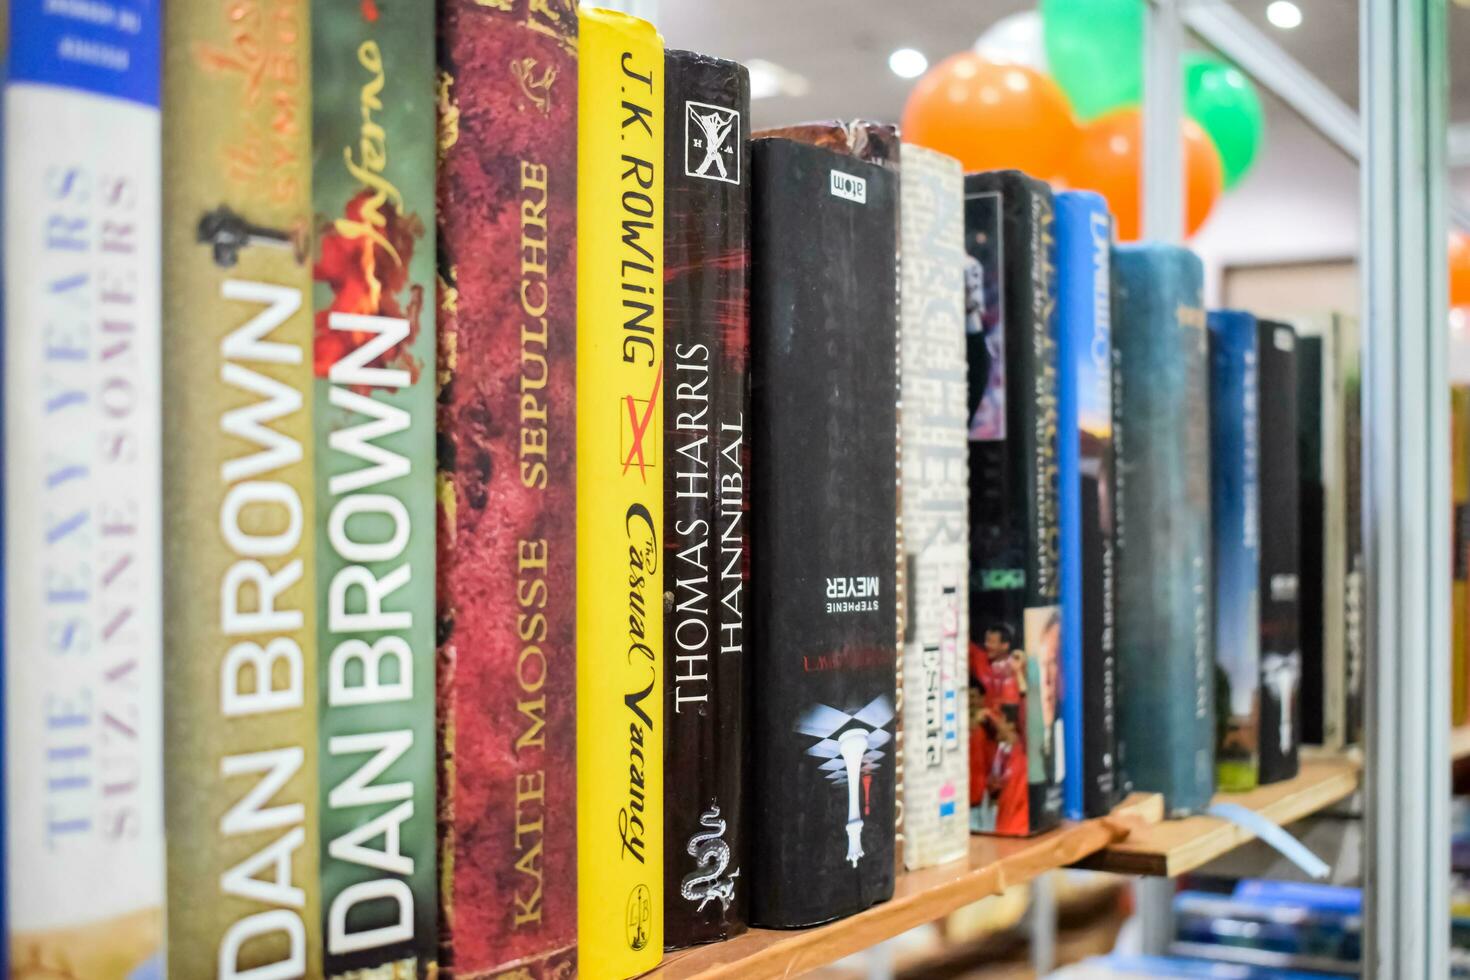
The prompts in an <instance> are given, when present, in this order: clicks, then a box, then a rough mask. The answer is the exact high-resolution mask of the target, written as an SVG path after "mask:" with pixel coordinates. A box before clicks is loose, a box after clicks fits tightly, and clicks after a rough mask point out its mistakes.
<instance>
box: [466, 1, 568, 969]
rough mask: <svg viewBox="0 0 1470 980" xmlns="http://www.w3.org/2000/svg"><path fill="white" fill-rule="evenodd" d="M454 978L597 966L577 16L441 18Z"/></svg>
mask: <svg viewBox="0 0 1470 980" xmlns="http://www.w3.org/2000/svg"><path fill="white" fill-rule="evenodd" d="M439 59H440V64H439V68H440V73H439V84H438V93H437V94H438V103H439V104H438V113H439V142H438V145H439V169H438V209H437V214H438V246H439V279H438V304H437V308H438V322H439V361H438V379H437V380H438V391H439V394H438V429H439V432H438V471H439V477H438V501H439V503H438V568H439V581H438V631H437V632H438V642H439V664H438V668H439V669H438V702H439V726H440V737H439V751H440V763H441V765H440V770H439V786H440V797H439V831H440V855H441V857H440V873H439V881H440V903H441V904H440V926H439V930H440V952H439V961H440V965H441V967H443V968H445V969H446V970H452V971H453V974H454V976H457V977H462V978H470V977H487V976H496V975H499V974H501V973H510V974H516V975H519V976H523V977H532V978H536V977H555V978H561V977H565V976H567V975H568V974H570V973H572V972H574V971H575V970H576V965H577V789H576V786H577V783H576V778H577V771H576V769H577V743H576V737H577V731H576V703H577V702H576V698H577V667H576V643H577V633H576V629H577V618H576V617H577V607H576V599H577V583H576V533H577V531H576V516H575V510H576V492H577V491H576V482H575V481H576V415H575V412H576V401H575V399H576V349H577V348H576V344H577V297H576V284H577V279H576V275H577V273H576V255H577V9H576V4H575V3H573V2H572V0H556V2H553V3H542V2H538V0H516V2H514V3H509V4H500V5H493V6H486V5H484V4H480V3H476V2H474V0H443V2H442V3H441V4H440V6H439Z"/></svg>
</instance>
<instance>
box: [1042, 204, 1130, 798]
mask: <svg viewBox="0 0 1470 980" xmlns="http://www.w3.org/2000/svg"><path fill="white" fill-rule="evenodd" d="M1112 232H1113V219H1112V215H1110V214H1109V213H1108V208H1107V204H1106V202H1104V200H1103V199H1102V198H1101V197H1100V196H1098V195H1097V194H1093V193H1091V192H1090V191H1066V192H1064V193H1061V194H1058V195H1057V196H1056V255H1057V258H1056V270H1057V315H1056V324H1055V327H1056V332H1057V362H1058V366H1057V406H1058V417H1059V422H1058V426H1057V464H1058V466H1057V469H1058V476H1059V483H1060V490H1059V493H1058V501H1059V503H1060V512H1059V520H1058V522H1057V523H1058V529H1059V531H1060V533H1061V564H1062V677H1061V692H1060V695H1059V700H1060V704H1061V714H1062V723H1063V725H1064V727H1065V733H1066V738H1065V740H1064V742H1063V748H1064V750H1065V753H1064V754H1065V757H1066V759H1067V760H1069V762H1070V764H1069V765H1066V766H1064V767H1062V768H1063V770H1064V777H1063V780H1062V801H1063V814H1064V815H1065V816H1066V817H1067V819H1069V820H1081V819H1083V818H1085V817H1100V816H1104V815H1106V814H1107V813H1109V812H1110V811H1111V810H1112V809H1113V807H1114V805H1116V804H1117V802H1118V799H1119V796H1120V794H1119V785H1118V773H1117V769H1118V732H1117V715H1116V711H1117V652H1116V650H1115V649H1114V645H1113V637H1114V633H1115V626H1116V624H1115V618H1116V599H1117V596H1116V592H1117V583H1116V582H1115V580H1114V577H1113V576H1114V569H1115V561H1116V559H1115V556H1114V554H1113V510H1114V508H1115V506H1116V494H1115V491H1114V486H1113V339H1112V303H1113V287H1112V273H1111V264H1110V260H1111V249H1112V238H1113V234H1112Z"/></svg>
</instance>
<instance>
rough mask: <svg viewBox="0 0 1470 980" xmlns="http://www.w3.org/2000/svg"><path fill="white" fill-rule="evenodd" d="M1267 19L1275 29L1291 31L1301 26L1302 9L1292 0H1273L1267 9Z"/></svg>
mask: <svg viewBox="0 0 1470 980" xmlns="http://www.w3.org/2000/svg"><path fill="white" fill-rule="evenodd" d="M1266 19H1267V20H1269V21H1270V22H1271V25H1272V26H1273V27H1279V28H1281V29H1282V30H1283V31H1289V30H1291V29H1292V28H1293V27H1297V26H1299V25H1300V24H1301V22H1302V8H1300V7H1298V6H1297V5H1296V4H1294V3H1292V2H1291V0H1272V3H1271V4H1270V5H1269V6H1268V7H1267V8H1266Z"/></svg>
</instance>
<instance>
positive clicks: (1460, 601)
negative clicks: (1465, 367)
mask: <svg viewBox="0 0 1470 980" xmlns="http://www.w3.org/2000/svg"><path fill="white" fill-rule="evenodd" d="M1467 456H1470V386H1467V385H1452V386H1451V387H1450V491H1451V492H1450V504H1451V507H1452V510H1451V512H1450V535H1451V538H1450V548H1451V551H1450V576H1451V577H1450V722H1451V723H1452V724H1455V725H1463V724H1465V715H1466V711H1465V707H1466V705H1465V702H1466V695H1467V694H1470V691H1467V690H1466V676H1465V675H1466V662H1465V661H1466V657H1467V655H1470V651H1467V649H1466V647H1467V641H1470V636H1467V634H1466V631H1467V630H1470V617H1467V610H1466V605H1465V600H1466V581H1465V579H1466V575H1467V566H1470V533H1467V532H1470V459H1467Z"/></svg>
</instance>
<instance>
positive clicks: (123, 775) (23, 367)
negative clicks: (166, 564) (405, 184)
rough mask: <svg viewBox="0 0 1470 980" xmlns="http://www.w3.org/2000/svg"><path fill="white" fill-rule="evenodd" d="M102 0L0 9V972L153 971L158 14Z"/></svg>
mask: <svg viewBox="0 0 1470 980" xmlns="http://www.w3.org/2000/svg"><path fill="white" fill-rule="evenodd" d="M108 9H110V10H112V11H113V12H114V13H115V14H116V15H117V17H118V18H119V20H118V22H115V23H107V24H99V23H97V22H95V21H94V19H93V18H92V17H90V16H88V11H87V10H84V9H81V8H78V7H66V6H60V7H58V6H56V5H54V4H49V3H44V2H42V0H14V2H12V3H10V4H9V21H8V23H6V20H5V17H4V16H3V15H0V52H3V51H4V50H5V49H7V48H8V49H9V57H8V64H6V63H5V61H4V60H3V59H0V82H3V83H4V93H3V101H4V110H3V115H0V121H3V132H4V138H3V141H0V145H3V148H4V149H3V153H4V159H3V163H0V173H3V178H4V183H3V188H4V189H3V192H0V210H3V212H4V215H5V221H4V226H3V227H4V244H3V248H0V255H3V257H4V263H3V264H4V269H3V273H0V279H3V281H4V283H5V286H6V288H5V289H4V290H3V291H0V297H3V312H0V323H3V325H4V331H3V340H0V348H3V350H4V360H3V362H0V366H3V373H0V377H3V381H0V393H3V407H0V419H3V426H0V446H3V447H4V454H3V457H0V459H3V472H0V485H3V486H4V488H5V489H4V494H3V496H0V505H3V506H0V526H3V527H4V528H5V533H4V536H3V538H0V540H3V545H4V561H3V568H4V573H3V578H0V581H3V586H4V588H3V591H0V611H3V615H0V633H3V638H0V650H3V651H4V652H5V654H6V659H5V662H4V676H5V683H4V688H3V690H4V699H3V700H4V707H3V717H4V719H5V732H4V743H3V744H4V746H5V755H4V764H3V770H4V775H5V799H4V807H3V809H4V811H5V820H4V822H3V823H0V827H3V828H4V830H5V846H4V853H5V859H4V864H5V875H6V884H5V888H4V889H0V890H4V891H8V892H9V894H10V896H11V898H12V901H11V902H10V903H9V904H8V912H9V922H8V937H7V943H3V944H0V972H3V973H4V975H5V976H16V977H22V976H34V977H41V976H56V977H67V976H75V977H86V978H88V980H94V978H95V980H123V978H126V977H130V976H135V975H139V976H141V975H155V976H159V975H162V973H163V956H164V946H163V939H164V937H163V922H164V908H163V906H164V900H165V899H164V819H163V773H164V769H163V697H162V695H163V627H162V618H161V617H162V606H163V577H162V562H161V555H160V551H161V542H162V526H161V513H162V512H161V505H160V499H159V498H160V492H161V487H160V440H161V428H162V421H161V418H160V384H161V378H160V374H161V367H160V340H161V332H162V329H161V319H162V310H161V300H160V295H159V276H160V268H159V250H160V241H159V239H160V225H161V202H160V198H159V193H160V189H159V183H160V174H161V169H160V152H161V148H160V130H159V126H160V122H159V109H158V107H159V85H160V70H159V68H160V66H159V49H160V35H161V32H162V23H161V19H160V17H161V15H160V12H159V8H158V5H157V4H153V3H144V2H141V0H122V2H119V3H117V4H116V5H114V7H110V8H108ZM124 19H125V20H126V23H127V26H126V27H124V25H123V23H122V21H123V20H124ZM11 32H13V33H14V39H13V40H14V43H13V44H12V43H11V39H10V36H11ZM78 36H81V37H85V38H87V39H88V43H89V44H94V45H95V46H96V49H98V50H105V51H107V52H109V53H110V54H111V55H115V57H116V59H117V61H116V62H115V63H113V64H111V65H109V66H107V67H103V66H100V65H99V64H98V63H96V62H93V61H90V60H88V59H87V57H86V56H85V55H86V52H84V51H81V50H79V49H78V48H77V47H76V46H75V45H74V44H73V43H72V42H73V39H74V38H75V37H78ZM196 312H197V311H196ZM197 326H198V321H197V320H196V328H197ZM208 383H209V384H213V383H214V382H213V380H212V379H211V381H210V382H208ZM210 598H211V601H214V600H213V597H210ZM208 604H209V603H208V602H206V603H205V605H208ZM198 652H199V651H196V654H197V653H198ZM214 676H215V677H216V678H217V676H218V675H217V674H216V675H214ZM215 683H216V685H217V684H218V680H216V681H215ZM217 689H218V688H217V687H216V689H215V690H216V691H217ZM215 696H216V697H217V696H218V695H217V694H216V695H215ZM215 771H216V772H217V771H218V770H217V768H216V770H215ZM211 884H212V881H211ZM0 907H3V906H0ZM7 945H8V947H9V955H8V957H7V954H6V949H5V947H6V946H7ZM7 959H8V961H9V962H8V966H9V969H6V965H7V964H6V961H7Z"/></svg>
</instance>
